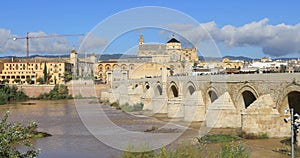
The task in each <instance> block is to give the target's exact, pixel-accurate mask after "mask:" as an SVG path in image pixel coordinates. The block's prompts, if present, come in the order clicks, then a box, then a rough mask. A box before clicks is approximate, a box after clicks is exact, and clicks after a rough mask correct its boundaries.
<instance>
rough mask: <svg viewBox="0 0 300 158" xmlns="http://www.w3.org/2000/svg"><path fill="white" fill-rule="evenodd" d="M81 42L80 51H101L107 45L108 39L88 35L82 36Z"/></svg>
mask: <svg viewBox="0 0 300 158" xmlns="http://www.w3.org/2000/svg"><path fill="white" fill-rule="evenodd" d="M79 41H80V42H79V43H81V45H80V48H79V51H80V52H82V53H84V52H100V51H101V50H102V49H103V47H104V46H105V45H107V43H108V42H107V40H105V39H104V38H101V37H96V36H93V35H88V36H87V37H84V38H80V39H79Z"/></svg>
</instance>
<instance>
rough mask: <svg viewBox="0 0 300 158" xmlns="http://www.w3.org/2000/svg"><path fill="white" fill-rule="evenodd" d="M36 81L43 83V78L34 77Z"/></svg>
mask: <svg viewBox="0 0 300 158" xmlns="http://www.w3.org/2000/svg"><path fill="white" fill-rule="evenodd" d="M36 81H37V82H38V83H40V84H44V79H43V78H42V77H39V78H38V79H36Z"/></svg>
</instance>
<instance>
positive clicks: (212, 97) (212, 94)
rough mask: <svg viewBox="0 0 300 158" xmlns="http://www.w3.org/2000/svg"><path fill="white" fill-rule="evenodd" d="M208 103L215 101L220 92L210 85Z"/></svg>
mask: <svg viewBox="0 0 300 158" xmlns="http://www.w3.org/2000/svg"><path fill="white" fill-rule="evenodd" d="M206 98H207V104H210V103H213V102H214V101H215V100H217V99H218V98H219V94H218V92H217V89H216V88H215V87H212V86H211V87H209V88H208V89H207V91H206Z"/></svg>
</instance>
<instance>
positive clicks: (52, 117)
mask: <svg viewBox="0 0 300 158" xmlns="http://www.w3.org/2000/svg"><path fill="white" fill-rule="evenodd" d="M30 102H34V103H35V105H21V103H14V104H9V105H4V106H0V107H1V108H0V111H1V114H3V113H4V112H6V111H8V110H9V111H10V117H9V120H10V121H19V122H21V121H23V122H24V123H26V122H28V121H31V120H34V121H36V122H37V124H38V129H37V130H38V131H41V132H47V133H49V134H51V135H52V136H50V137H45V138H41V139H35V140H34V141H33V144H34V146H35V147H36V148H39V149H41V153H40V154H39V156H38V157H40V158H53V157H64V158H74V157H86V158H88V157H91V158H95V157H103V158H106V157H107V158H111V157H118V156H120V154H121V152H120V151H119V150H116V149H113V148H111V147H108V146H106V145H105V144H103V143H101V142H100V141H99V140H98V139H96V138H95V137H94V136H93V135H91V134H90V132H89V131H88V130H87V129H86V128H85V126H84V124H83V123H82V122H81V119H80V117H79V116H78V113H77V111H76V107H75V105H74V101H73V100H60V101H35V100H34V101H30Z"/></svg>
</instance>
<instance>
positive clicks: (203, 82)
mask: <svg viewBox="0 0 300 158" xmlns="http://www.w3.org/2000/svg"><path fill="white" fill-rule="evenodd" d="M164 71H166V70H162V74H167V73H164ZM101 99H102V100H108V101H109V102H115V101H117V102H119V104H120V105H122V104H125V103H129V104H136V103H143V104H144V110H152V111H153V113H165V114H167V116H168V117H169V118H181V119H183V120H184V121H203V122H205V124H206V126H207V127H212V128H241V129H242V131H243V132H244V133H246V134H249V135H257V136H258V135H262V134H268V136H269V137H284V136H288V135H289V133H290V124H287V123H285V122H284V121H283V119H284V118H286V117H289V114H284V109H285V108H288V107H293V108H294V109H295V112H296V113H299V114H300V74H297V73H276V74H275V73H273V74H240V75H205V76H166V75H162V76H161V77H159V78H146V79H138V80H126V81H115V82H113V83H111V89H109V90H108V91H105V92H103V93H102V94H101Z"/></svg>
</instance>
